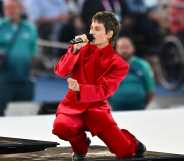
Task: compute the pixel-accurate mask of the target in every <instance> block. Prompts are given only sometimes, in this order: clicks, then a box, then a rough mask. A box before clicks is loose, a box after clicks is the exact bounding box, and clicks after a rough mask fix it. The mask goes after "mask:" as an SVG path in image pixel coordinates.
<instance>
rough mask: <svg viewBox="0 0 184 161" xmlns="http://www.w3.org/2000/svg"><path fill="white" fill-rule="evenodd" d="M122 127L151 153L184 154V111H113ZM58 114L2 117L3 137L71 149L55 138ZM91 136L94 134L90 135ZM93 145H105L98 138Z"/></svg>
mask: <svg viewBox="0 0 184 161" xmlns="http://www.w3.org/2000/svg"><path fill="white" fill-rule="evenodd" d="M113 116H114V118H115V120H116V121H117V123H118V125H119V127H120V128H126V129H128V130H129V131H130V132H132V133H133V134H135V135H136V137H137V138H138V139H139V140H141V141H142V142H143V143H144V144H146V146H147V149H148V150H149V151H159V152H169V153H176V154H184V126H183V123H184V108H180V109H167V110H147V111H133V112H113ZM54 117H55V116H54V115H46V116H19V117H1V118H0V127H1V128H0V136H4V137H15V138H25V139H36V140H46V141H56V142H59V143H60V144H61V146H69V144H68V142H64V141H61V140H60V139H58V138H57V137H56V136H54V135H53V134H52V133H51V131H52V123H53V120H54ZM89 135H90V134H89ZM92 145H104V144H103V142H102V141H100V140H99V139H98V138H97V137H94V138H92Z"/></svg>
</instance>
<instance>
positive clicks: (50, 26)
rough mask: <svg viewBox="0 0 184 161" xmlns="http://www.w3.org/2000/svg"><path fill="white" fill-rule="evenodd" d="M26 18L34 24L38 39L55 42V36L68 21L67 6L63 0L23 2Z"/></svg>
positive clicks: (31, 0)
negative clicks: (36, 28)
mask: <svg viewBox="0 0 184 161" xmlns="http://www.w3.org/2000/svg"><path fill="white" fill-rule="evenodd" d="M22 3H23V5H24V6H25V10H26V13H27V15H28V18H29V19H30V20H31V21H32V22H34V23H36V25H37V27H38V32H39V37H41V38H42V39H49V40H51V39H52V40H57V34H58V31H59V29H60V28H61V27H62V25H63V24H64V23H65V22H67V20H68V17H69V15H68V5H67V2H66V1H65V0H39V1H38V0H23V1H22Z"/></svg>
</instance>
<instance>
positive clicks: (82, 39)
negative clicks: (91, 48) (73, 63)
mask: <svg viewBox="0 0 184 161" xmlns="http://www.w3.org/2000/svg"><path fill="white" fill-rule="evenodd" d="M93 40H94V37H93V35H92V34H82V35H78V36H75V39H73V40H71V41H70V43H71V44H73V52H74V53H75V52H77V51H78V50H80V48H81V47H83V46H85V45H86V44H87V43H88V42H91V41H93Z"/></svg>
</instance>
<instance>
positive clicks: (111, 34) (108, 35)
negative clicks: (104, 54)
mask: <svg viewBox="0 0 184 161" xmlns="http://www.w3.org/2000/svg"><path fill="white" fill-rule="evenodd" d="M112 36H113V31H112V30H111V31H109V32H108V33H107V37H108V38H109V39H111V38H112Z"/></svg>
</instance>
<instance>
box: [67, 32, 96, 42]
mask: <svg viewBox="0 0 184 161" xmlns="http://www.w3.org/2000/svg"><path fill="white" fill-rule="evenodd" d="M86 36H87V39H88V40H89V42H91V41H93V40H94V39H95V38H94V36H93V34H90V33H88V34H86ZM83 42H85V41H84V40H82V39H81V38H77V39H72V40H71V41H70V44H78V43H83Z"/></svg>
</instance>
